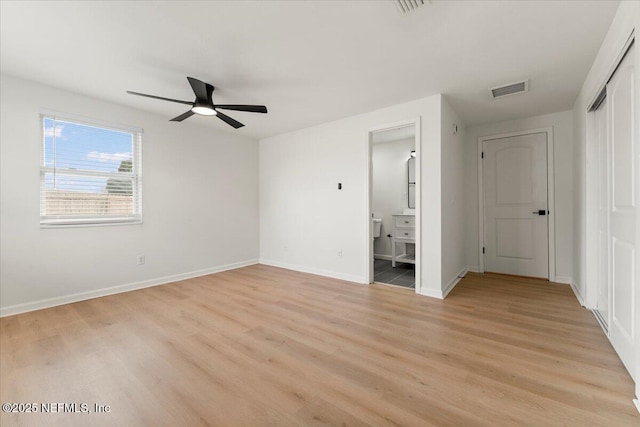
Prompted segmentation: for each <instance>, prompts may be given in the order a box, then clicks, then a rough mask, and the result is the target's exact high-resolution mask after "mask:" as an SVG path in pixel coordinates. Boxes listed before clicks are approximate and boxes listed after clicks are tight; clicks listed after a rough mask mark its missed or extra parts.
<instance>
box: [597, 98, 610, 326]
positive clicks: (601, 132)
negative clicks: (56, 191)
mask: <svg viewBox="0 0 640 427" xmlns="http://www.w3.org/2000/svg"><path fill="white" fill-rule="evenodd" d="M595 122H596V135H597V138H598V166H597V167H598V298H597V300H596V314H597V316H598V317H599V319H600V322H602V324H603V325H604V327H605V329H608V327H609V256H610V255H609V249H610V248H609V160H610V155H609V144H608V143H607V138H608V136H607V100H606V99H605V100H604V101H603V102H602V103H601V104H600V106H599V107H598V109H597V110H596V112H595Z"/></svg>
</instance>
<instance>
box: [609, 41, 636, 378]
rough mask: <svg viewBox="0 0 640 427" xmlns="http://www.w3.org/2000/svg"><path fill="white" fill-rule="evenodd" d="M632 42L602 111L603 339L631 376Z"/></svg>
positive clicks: (633, 215) (633, 310)
mask: <svg viewBox="0 0 640 427" xmlns="http://www.w3.org/2000/svg"><path fill="white" fill-rule="evenodd" d="M634 50H635V49H634V46H633V45H632V46H631V48H630V49H629V51H628V52H627V54H626V56H625V58H624V60H623V61H622V63H621V64H620V66H619V67H618V69H617V70H616V72H615V74H614V75H613V77H612V78H611V80H609V83H608V84H607V104H608V105H607V111H608V118H609V120H608V125H609V126H608V128H609V132H608V133H609V149H610V154H611V161H610V166H611V169H610V173H609V193H610V195H609V200H610V202H609V204H610V209H609V230H610V240H609V245H610V255H611V256H610V261H609V269H610V273H609V279H610V283H611V291H610V292H611V293H610V299H611V301H610V304H609V307H610V310H611V313H610V316H609V318H610V324H609V339H610V340H611V344H612V345H613V347H614V348H615V349H616V351H617V353H618V354H619V355H620V359H622V362H623V363H624V364H625V366H626V367H627V369H628V370H629V372H630V373H631V376H632V377H634V378H635V373H634V371H635V363H634V360H633V357H634V334H635V331H634V326H635V323H634V322H635V319H634V316H636V315H638V313H637V309H638V308H639V307H635V306H634V305H635V295H634V292H635V289H634V288H635V282H636V280H637V279H636V278H635V277H634V260H635V251H636V250H637V244H638V242H636V241H635V239H636V238H635V233H634V230H635V218H636V214H637V210H638V209H637V200H635V186H636V185H638V175H637V173H638V172H637V171H636V170H635V162H634V159H635V156H634V155H635V153H634V151H635V150H636V149H637V148H636V147H635V146H634V144H635V141H634V128H635V121H636V120H638V118H637V115H638V112H637V110H636V106H634V93H635V92H634V80H635V77H634V54H635V52H634Z"/></svg>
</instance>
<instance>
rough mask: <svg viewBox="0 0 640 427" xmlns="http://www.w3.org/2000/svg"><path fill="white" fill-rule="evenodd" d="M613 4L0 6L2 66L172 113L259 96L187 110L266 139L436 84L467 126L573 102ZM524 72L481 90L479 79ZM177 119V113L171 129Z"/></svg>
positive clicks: (431, 90)
mask: <svg viewBox="0 0 640 427" xmlns="http://www.w3.org/2000/svg"><path fill="white" fill-rule="evenodd" d="M617 6H618V2H617V1H572V0H569V1H511V2H508V1H506V2H502V1H498V2H494V1H460V2H458V1H437V0H433V1H432V2H431V3H430V4H428V5H426V6H424V7H422V8H420V9H418V10H417V11H415V12H412V13H410V14H406V15H402V14H400V13H399V12H398V9H397V8H396V6H395V5H394V4H393V3H392V2H388V1H228V2H226V1H216V2H187V1H182V2H125V1H113V2H109V1H107V2H92V1H85V2H80V1H75V2H53V1H46V2H7V1H2V2H1V10H0V19H1V21H0V58H1V66H0V71H2V72H3V73H7V74H11V75H15V76H20V77H23V78H26V79H30V80H35V81H38V82H42V83H45V84H48V85H52V86H56V87H60V88H64V89H68V90H71V91H74V92H78V93H82V94H86V95H89V96H93V97H97V98H102V99H105V100H108V101H112V102H115V103H119V104H123V105H129V106H132V107H136V108H139V109H143V110H148V111H151V112H155V113H159V114H161V115H163V116H166V117H167V119H170V118H171V117H173V116H176V115H178V114H180V113H182V112H184V111H185V106H184V105H180V104H174V103H168V102H163V101H157V100H152V99H147V98H139V97H134V96H131V95H127V94H126V93H125V91H126V90H133V91H138V92H144V93H151V94H156V95H160V96H165V97H169V98H178V99H184V100H189V101H190V100H192V98H193V95H192V92H191V89H190V87H189V85H188V83H187V80H186V78H185V77H186V76H193V77H196V78H199V79H201V80H204V81H207V82H209V83H211V84H213V85H214V86H216V91H215V92H214V102H216V103H221V104H222V103H247V104H265V105H267V106H268V107H269V114H267V115H262V114H251V113H244V112H229V115H231V116H232V117H234V118H236V119H238V120H240V121H241V122H244V123H245V124H246V125H247V126H246V127H245V128H242V129H240V130H238V131H234V130H233V129H232V128H230V127H228V126H227V125H226V124H225V123H223V122H222V121H220V120H218V119H216V118H213V117H192V118H190V119H189V120H190V121H193V122H196V123H201V124H205V125H208V126H214V127H216V128H219V129H224V130H229V131H232V132H239V133H241V134H244V135H248V136H252V137H258V138H261V137H265V136H271V135H275V134H279V133H284V132H287V131H292V130H295V129H300V128H304V127H307V126H311V125H314V124H319V123H323V122H327V121H330V120H334V119H338V118H342V117H348V116H351V115H354V114H358V113H363V112H367V111H371V110H375V109H378V108H382V107H386V106H390V105H394V104H398V103H401V102H405V101H410V100H413V99H417V98H421V97H425V96H429V95H433V94H436V93H444V94H446V95H447V96H448V99H449V101H450V103H451V104H452V106H453V108H454V109H455V110H456V111H457V112H458V114H459V115H460V116H461V118H462V120H463V121H464V122H465V124H467V125H472V124H480V123H488V122H493V121H498V120H507V119H514V118H519V117H526V116H531V115H536V114H543V113H548V112H555V111H561V110H566V109H569V108H571V107H572V104H573V101H574V100H575V98H576V96H577V94H578V91H579V89H580V86H581V85H582V82H583V81H584V78H585V77H586V74H587V72H588V69H589V67H590V65H591V63H592V62H593V60H594V58H595V55H596V53H597V50H598V48H599V46H600V44H601V42H602V40H603V38H604V35H605V34H606V31H607V29H608V27H609V25H610V23H611V20H612V18H613V16H614V13H615V10H616V8H617ZM527 78H528V79H530V92H528V93H526V94H523V95H518V96H511V97H507V98H504V99H499V100H492V99H491V97H490V95H489V91H488V90H487V89H488V88H490V87H494V86H497V85H500V84H502V83H511V82H514V81H517V80H520V79H527ZM179 125H180V124H178V123H176V126H179Z"/></svg>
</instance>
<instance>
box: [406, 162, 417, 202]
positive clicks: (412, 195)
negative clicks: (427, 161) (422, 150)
mask: <svg viewBox="0 0 640 427" xmlns="http://www.w3.org/2000/svg"><path fill="white" fill-rule="evenodd" d="M414 153H415V152H413V151H412V152H411V157H409V160H407V171H408V174H407V178H408V179H407V182H408V189H407V195H408V197H407V200H408V202H409V203H408V205H409V206H408V207H409V209H415V208H416V158H415V157H413V156H414Z"/></svg>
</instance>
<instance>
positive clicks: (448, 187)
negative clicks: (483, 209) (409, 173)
mask: <svg viewBox="0 0 640 427" xmlns="http://www.w3.org/2000/svg"><path fill="white" fill-rule="evenodd" d="M454 125H455V126H456V128H457V131H455V133H454ZM464 135H465V131H464V124H463V123H462V120H460V117H458V115H457V114H456V112H455V111H454V110H453V109H452V108H451V106H450V105H449V104H448V103H447V101H446V97H444V96H443V97H442V116H441V140H442V153H441V158H442V289H443V292H444V295H445V296H446V294H447V293H448V292H449V291H450V290H451V288H452V287H453V286H454V285H455V284H456V283H457V282H458V280H459V279H458V276H460V275H461V274H462V273H464V272H465V268H466V258H465V243H466V240H465V210H466V206H467V201H466V200H465V196H466V194H465V174H466V172H465V163H464V161H465V156H464V147H465V143H464V142H465V137H464ZM427 206H428V205H427ZM427 209H429V207H427Z"/></svg>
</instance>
